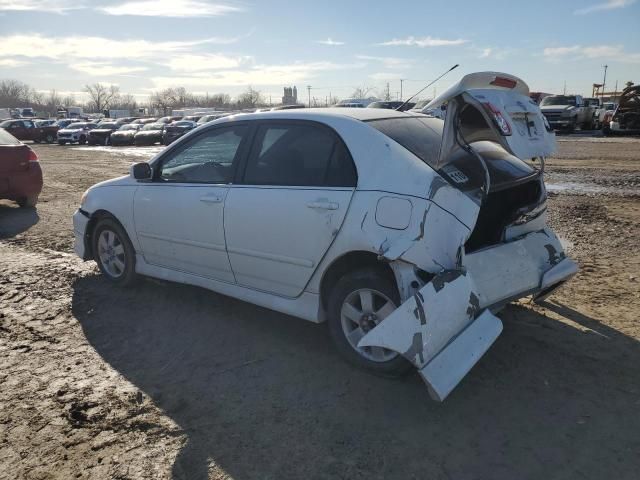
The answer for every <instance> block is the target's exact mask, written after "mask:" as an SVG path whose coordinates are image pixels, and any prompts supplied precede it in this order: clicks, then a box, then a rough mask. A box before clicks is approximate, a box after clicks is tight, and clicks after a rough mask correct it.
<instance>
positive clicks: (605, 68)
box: [602, 65, 609, 101]
mask: <svg viewBox="0 0 640 480" xmlns="http://www.w3.org/2000/svg"><path fill="white" fill-rule="evenodd" d="M607 68H609V65H605V66H604V79H603V80H602V101H604V86H605V85H606V84H607Z"/></svg>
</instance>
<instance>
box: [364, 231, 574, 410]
mask: <svg viewBox="0 0 640 480" xmlns="http://www.w3.org/2000/svg"><path fill="white" fill-rule="evenodd" d="M576 272H577V266H576V265H575V263H574V262H572V261H571V260H570V259H568V258H565V255H564V252H563V250H562V246H561V245H560V242H559V240H558V238H557V237H556V236H555V234H554V233H553V232H552V231H551V230H548V229H545V230H542V231H539V232H534V233H530V234H528V235H525V236H523V237H522V238H520V239H518V240H515V241H512V242H509V243H504V244H500V245H497V246H495V247H491V248H487V249H485V250H482V251H478V252H475V253H473V254H471V255H468V256H467V257H466V258H465V260H464V265H463V266H462V267H461V268H460V269H457V270H445V271H442V272H441V273H439V274H438V275H436V276H435V277H434V278H433V279H432V280H431V281H430V282H429V283H427V284H426V285H424V286H423V287H422V288H421V289H420V290H419V291H418V292H417V293H416V294H415V295H414V296H413V297H411V298H410V299H409V300H407V301H405V302H404V303H403V304H402V305H401V306H400V307H399V308H398V309H396V310H395V311H394V312H393V313H391V315H389V316H388V317H387V318H385V319H384V321H382V322H381V323H380V324H379V325H378V326H377V327H375V328H374V329H373V330H371V331H370V332H369V333H367V334H366V335H365V336H364V337H363V338H362V339H361V340H360V342H359V344H358V346H359V347H365V346H380V347H384V348H388V349H390V350H394V351H396V352H398V353H400V354H401V355H402V356H404V357H405V358H406V359H407V360H409V361H410V362H411V363H413V364H414V365H415V366H416V367H417V368H418V371H419V373H420V375H421V377H422V378H423V380H424V381H425V382H426V384H427V386H428V388H429V393H430V395H431V397H432V398H434V399H435V400H438V401H442V400H444V399H445V398H446V397H447V395H449V393H450V392H451V391H452V390H453V389H454V388H455V386H456V385H457V384H458V383H459V382H460V381H461V380H462V378H464V376H465V375H466V374H467V373H468V372H469V370H471V368H472V367H473V366H474V365H475V364H476V362H477V361H478V360H479V359H480V357H482V355H484V353H485V352H486V351H487V350H488V349H489V347H490V346H491V345H492V344H493V342H494V341H495V339H496V338H497V337H498V335H500V333H501V332H502V323H501V321H500V319H498V318H497V317H496V316H494V315H493V314H492V313H491V309H495V308H498V307H499V306H502V305H504V304H505V303H508V302H510V301H512V300H515V299H517V298H521V297H524V296H526V295H530V294H534V295H536V294H541V295H548V294H549V293H550V291H551V290H552V289H553V287H554V286H556V285H559V284H561V283H562V282H564V281H566V280H567V279H568V278H570V277H571V276H572V275H574V274H575V273H576Z"/></svg>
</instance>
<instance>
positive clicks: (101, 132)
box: [87, 122, 122, 145]
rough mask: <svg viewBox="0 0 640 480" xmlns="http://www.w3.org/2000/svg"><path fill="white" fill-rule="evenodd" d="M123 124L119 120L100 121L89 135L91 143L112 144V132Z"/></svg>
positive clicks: (88, 141)
mask: <svg viewBox="0 0 640 480" xmlns="http://www.w3.org/2000/svg"><path fill="white" fill-rule="evenodd" d="M121 126H122V125H121V124H120V123H117V122H100V123H99V124H98V125H97V126H96V128H94V129H93V130H91V131H90V132H89V134H88V136H87V143H88V144H89V145H111V134H112V133H113V132H115V131H116V130H118V129H119V128H120V127H121Z"/></svg>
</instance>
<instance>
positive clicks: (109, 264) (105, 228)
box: [91, 217, 136, 287]
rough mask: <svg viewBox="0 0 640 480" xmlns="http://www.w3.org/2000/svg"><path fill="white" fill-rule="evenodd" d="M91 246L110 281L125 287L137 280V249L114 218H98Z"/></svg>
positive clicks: (94, 255) (102, 270) (97, 261)
mask: <svg viewBox="0 0 640 480" xmlns="http://www.w3.org/2000/svg"><path fill="white" fill-rule="evenodd" d="M91 248H92V250H91V251H92V252H93V257H94V259H95V261H96V263H97V264H98V268H99V269H100V271H101V272H102V274H103V275H104V276H105V277H106V278H107V279H108V280H109V281H111V282H112V283H115V284H116V285H119V286H123V287H124V286H127V285H131V284H132V283H133V282H134V281H135V279H136V272H135V261H136V256H135V250H134V249H133V245H132V244H131V240H129V236H128V235H127V232H125V231H124V229H123V228H122V226H120V224H119V223H118V222H116V221H115V220H114V219H113V218H111V217H105V218H102V219H100V220H98V223H97V224H96V226H95V228H94V229H93V233H92V235H91Z"/></svg>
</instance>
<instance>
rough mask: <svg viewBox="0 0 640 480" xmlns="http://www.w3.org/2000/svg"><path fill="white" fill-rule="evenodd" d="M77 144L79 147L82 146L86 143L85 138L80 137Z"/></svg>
mask: <svg viewBox="0 0 640 480" xmlns="http://www.w3.org/2000/svg"><path fill="white" fill-rule="evenodd" d="M78 143H79V144H80V145H84V144H85V143H87V137H85V136H84V135H80V139H79V140H78Z"/></svg>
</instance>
